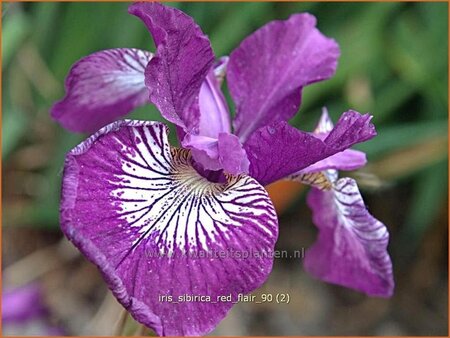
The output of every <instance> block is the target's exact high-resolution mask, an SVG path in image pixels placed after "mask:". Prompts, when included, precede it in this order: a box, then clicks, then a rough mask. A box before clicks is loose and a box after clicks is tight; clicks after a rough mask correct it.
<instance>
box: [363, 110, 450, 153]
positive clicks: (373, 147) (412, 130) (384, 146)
mask: <svg viewBox="0 0 450 338" xmlns="http://www.w3.org/2000/svg"><path fill="white" fill-rule="evenodd" d="M406 113H407V112H405V114H406ZM374 123H375V125H376V124H377V121H376V116H375V118H374ZM377 132H378V135H377V136H376V137H375V138H374V139H372V140H370V141H368V142H365V143H362V144H358V145H356V146H355V149H359V150H362V151H364V152H365V153H367V156H368V157H369V159H373V158H376V157H378V156H380V155H382V154H385V153H388V152H392V151H394V150H396V149H399V148H402V147H406V146H410V145H415V144H419V143H421V142H424V141H426V140H428V139H431V138H434V137H437V136H439V135H444V136H445V135H447V132H448V131H447V121H446V120H440V121H424V122H416V123H408V124H401V125H393V126H388V127H383V128H377Z"/></svg>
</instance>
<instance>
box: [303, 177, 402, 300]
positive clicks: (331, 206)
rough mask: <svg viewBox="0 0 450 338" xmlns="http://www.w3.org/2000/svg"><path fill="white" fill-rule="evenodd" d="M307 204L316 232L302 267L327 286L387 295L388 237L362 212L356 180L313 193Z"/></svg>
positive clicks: (343, 180) (389, 277)
mask: <svg viewBox="0 0 450 338" xmlns="http://www.w3.org/2000/svg"><path fill="white" fill-rule="evenodd" d="M308 204H309V206H310V207H311V209H312V211H313V220H314V223H315V224H316V225H317V227H318V228H319V231H320V232H319V237H318V240H317V241H316V243H315V244H314V245H313V246H312V247H311V248H309V249H308V250H307V251H306V255H305V260H304V266H305V269H306V270H307V271H308V272H309V273H311V274H312V275H313V276H315V277H317V278H320V279H322V280H324V281H327V282H329V283H334V284H338V285H342V286H346V287H349V288H353V289H356V290H359V291H361V292H364V293H366V294H368V295H369V296H380V297H390V296H391V295H392V294H393V290H394V280H393V274H392V263H391V259H390V257H389V254H388V252H387V245H388V241H389V234H388V231H387V229H386V226H385V225H384V224H383V223H381V222H380V221H378V220H377V219H375V218H374V217H373V216H372V215H371V214H370V213H369V212H368V210H367V209H366V206H365V205H364V201H363V199H362V197H361V194H360V192H359V190H358V186H357V185H356V182H355V181H354V180H353V179H351V178H341V179H339V180H338V181H337V182H336V183H335V185H334V188H333V189H331V190H327V191H320V190H318V189H313V190H312V191H311V192H310V193H309V196H308Z"/></svg>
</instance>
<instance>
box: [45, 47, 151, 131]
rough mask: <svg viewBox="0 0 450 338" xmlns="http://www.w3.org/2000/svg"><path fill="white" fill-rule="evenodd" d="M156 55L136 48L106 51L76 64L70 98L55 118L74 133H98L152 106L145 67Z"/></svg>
mask: <svg viewBox="0 0 450 338" xmlns="http://www.w3.org/2000/svg"><path fill="white" fill-rule="evenodd" d="M152 57H153V54H152V53H150V52H147V51H144V50H139V49H134V48H117V49H109V50H103V51H100V52H96V53H93V54H91V55H89V56H86V57H84V58H82V59H81V60H79V61H78V62H76V63H75V64H74V65H73V66H72V68H71V69H70V71H69V75H68V76H67V78H66V81H65V87H66V95H65V97H64V98H63V99H62V100H61V101H59V102H57V103H56V104H55V105H54V106H53V107H52V109H51V115H52V117H53V118H54V119H55V120H57V121H58V122H59V123H60V124H61V125H62V126H63V127H64V128H66V129H69V130H71V131H74V132H94V131H96V130H98V129H99V128H101V127H103V126H104V125H106V124H108V123H111V122H113V121H114V120H116V119H117V118H119V117H122V116H123V115H126V114H127V113H129V112H130V111H131V110H133V109H134V108H136V107H138V106H141V105H143V104H145V103H149V100H148V89H147V88H146V87H145V75H144V73H145V67H146V66H147V63H148V62H149V61H150V60H151V59H152Z"/></svg>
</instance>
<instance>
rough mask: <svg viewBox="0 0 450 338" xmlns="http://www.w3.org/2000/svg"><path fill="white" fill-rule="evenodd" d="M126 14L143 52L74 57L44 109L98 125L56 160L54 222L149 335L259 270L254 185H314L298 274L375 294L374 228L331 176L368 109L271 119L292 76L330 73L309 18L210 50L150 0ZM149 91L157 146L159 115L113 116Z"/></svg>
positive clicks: (203, 311)
mask: <svg viewBox="0 0 450 338" xmlns="http://www.w3.org/2000/svg"><path fill="white" fill-rule="evenodd" d="M129 12H130V13H131V14H133V15H135V16H137V17H138V18H140V19H141V20H142V21H143V22H144V24H145V25H146V27H147V28H148V30H149V31H150V33H151V35H152V37H153V40H154V42H155V45H156V52H155V53H154V54H152V53H150V52H147V51H142V50H136V49H113V50H107V51H101V52H97V53H94V54H92V55H90V56H87V57H85V58H83V59H81V60H80V61H78V62H77V63H76V64H75V65H74V66H73V67H72V69H71V71H70V74H69V76H68V78H67V80H66V92H67V93H66V96H65V97H64V99H63V100H61V101H60V102H58V103H56V104H55V105H54V107H53V108H52V116H53V118H55V119H56V120H57V121H59V123H61V124H62V125H63V126H64V127H66V128H67V129H70V130H72V131H77V132H83V131H87V132H94V131H96V130H98V128H101V127H103V126H104V125H106V126H105V127H103V128H101V129H100V130H99V131H97V132H95V133H94V134H93V135H92V136H91V137H90V138H88V139H87V140H86V141H84V142H83V143H81V144H80V145H79V146H77V147H76V148H74V149H73V150H72V151H70V152H69V153H68V155H67V157H66V162H65V169H64V177H63V186H62V201H61V226H62V229H63V231H64V233H65V234H66V236H67V237H68V238H69V239H70V240H71V241H72V242H73V243H74V244H75V245H76V246H77V247H78V248H79V249H80V251H81V252H82V253H83V254H84V255H85V256H86V257H87V258H88V259H89V260H91V261H92V262H93V263H94V264H96V265H97V266H98V267H99V269H100V270H101V272H102V273H103V275H104V278H105V280H106V281H107V283H108V286H109V287H110V289H111V290H112V292H113V293H114V295H115V296H116V297H117V299H118V300H119V302H120V303H121V304H122V305H123V306H124V307H125V308H126V309H127V310H128V311H129V312H130V313H131V314H132V315H133V317H134V318H135V319H136V320H138V321H139V322H141V323H143V324H145V325H147V326H149V327H151V328H152V329H154V330H155V331H156V332H157V333H158V334H159V335H200V334H205V333H208V332H210V331H211V330H212V329H214V327H215V326H216V325H217V324H218V323H219V321H220V320H221V319H222V318H223V317H224V316H225V315H226V313H227V312H228V311H229V309H230V308H231V307H232V306H233V304H234V303H235V302H236V301H237V300H238V299H239V295H242V294H247V293H249V292H251V291H253V290H254V289H256V288H258V287H259V286H261V285H262V284H263V283H264V281H265V280H266V279H267V277H268V275H269V273H270V271H271V269H272V264H273V252H274V246H275V242H276V239H277V236H278V220H277V215H276V213H275V210H274V207H273V205H272V202H271V200H270V198H269V196H268V194H267V192H266V190H265V189H264V185H267V184H270V183H272V182H274V181H276V180H278V179H283V178H288V179H289V178H290V179H297V180H301V181H303V182H307V183H309V184H311V185H312V186H314V187H316V188H314V189H313V191H312V192H311V195H310V198H309V204H310V206H311V207H312V208H313V211H314V221H315V223H316V225H317V226H318V227H319V228H320V234H319V239H318V242H317V243H316V244H315V245H314V246H313V247H312V248H311V249H310V250H309V251H308V256H307V257H306V261H305V262H306V268H307V269H308V271H310V272H311V273H312V274H313V275H315V276H317V277H319V278H321V279H324V280H326V281H329V282H332V283H337V284H341V285H344V286H347V287H351V288H355V289H357V290H360V291H363V292H365V293H367V294H369V295H375V296H389V295H391V294H392V289H393V281H392V268H391V263H390V259H389V256H388V253H387V251H386V245H387V232H386V227H385V226H384V225H383V224H382V223H380V222H379V221H377V220H375V219H374V218H373V217H372V216H371V215H370V214H368V212H367V210H366V208H365V206H364V203H363V202H362V200H361V197H360V195H359V192H358V188H357V186H356V184H355V182H354V181H352V180H350V179H337V177H336V174H335V170H337V169H344V170H349V169H355V168H357V167H359V166H361V165H363V164H364V163H365V161H366V160H365V155H364V154H362V153H360V152H355V151H353V150H349V149H348V148H350V147H351V146H352V145H354V144H356V143H359V142H363V141H366V140H369V139H371V138H372V137H374V136H375V135H376V132H375V128H374V126H373V125H372V124H371V123H370V119H371V116H369V115H368V114H366V115H361V114H359V113H357V112H355V111H347V112H345V113H343V114H342V116H341V118H340V119H339V121H338V122H337V123H336V126H334V127H333V126H332V125H331V122H329V119H328V118H326V116H324V117H323V118H322V122H323V121H328V123H326V127H322V124H323V123H322V124H320V128H318V130H319V132H317V133H307V132H302V131H300V130H297V129H296V128H293V127H292V126H290V125H289V124H288V123H287V120H289V119H290V118H291V117H293V116H294V115H295V113H296V112H297V111H298V108H299V106H300V101H301V91H302V88H303V87H304V86H306V85H308V84H310V83H313V82H317V81H320V80H324V79H327V78H329V77H331V76H332V75H333V74H334V72H335V69H336V65H337V58H338V56H339V48H338V45H337V43H336V42H335V41H334V40H332V39H330V38H327V37H325V36H324V35H323V34H321V33H320V32H319V30H318V29H317V28H316V27H315V25H316V20H315V18H314V17H313V16H312V15H309V14H295V15H292V16H291V17H290V18H289V19H287V20H285V21H273V22H270V23H268V24H267V25H265V26H264V27H262V28H260V29H259V30H257V31H256V32H254V33H253V34H251V35H250V36H248V37H247V38H246V39H245V40H244V41H243V42H242V43H241V44H240V45H239V46H238V47H237V48H236V49H235V50H234V51H233V52H232V53H231V54H230V56H229V57H223V58H220V59H218V60H216V59H215V56H214V54H213V51H212V49H211V45H210V42H209V40H208V38H207V37H206V36H205V35H204V34H203V32H202V31H201V29H200V28H199V27H198V26H197V25H196V24H195V22H194V21H193V20H192V18H190V17H189V16H187V15H186V14H184V13H183V12H181V11H179V10H177V9H174V8H170V7H166V6H163V5H161V4H158V3H136V4H133V5H131V6H130V8H129ZM224 78H226V81H227V85H228V88H229V90H230V94H231V97H232V99H233V101H234V103H235V106H236V116H235V118H234V120H233V121H230V114H229V110H228V107H227V103H226V100H225V99H224V96H223V94H222V91H221V84H222V81H223V80H224ZM149 102H151V103H153V104H155V105H156V106H157V107H158V109H159V111H160V112H161V114H162V116H163V117H164V118H165V119H166V120H167V121H169V122H171V123H173V124H175V125H176V127H177V135H178V138H179V141H180V143H181V145H182V148H176V147H172V146H171V145H170V144H169V143H168V138H167V132H168V129H167V127H166V126H165V125H164V124H163V123H160V122H151V121H131V120H121V121H116V122H113V121H114V120H116V119H118V118H119V117H121V116H123V115H125V114H126V113H128V112H129V111H131V110H132V109H133V108H135V107H137V106H139V105H143V104H146V103H149ZM111 122H112V123H111ZM321 128H323V132H321V130H322V129H321ZM320 182H322V184H321V183H320ZM318 188H319V189H322V190H318Z"/></svg>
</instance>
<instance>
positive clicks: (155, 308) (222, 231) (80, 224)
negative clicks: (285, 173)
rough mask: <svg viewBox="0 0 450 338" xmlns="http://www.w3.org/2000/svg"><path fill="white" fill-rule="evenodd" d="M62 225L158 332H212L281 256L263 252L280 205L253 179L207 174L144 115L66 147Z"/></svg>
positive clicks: (274, 233) (125, 300)
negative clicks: (216, 179) (144, 119)
mask: <svg viewBox="0 0 450 338" xmlns="http://www.w3.org/2000/svg"><path fill="white" fill-rule="evenodd" d="M61 224H62V229H63V231H64V233H65V234H66V236H67V237H68V238H69V239H70V240H71V241H72V242H73V243H74V244H75V245H76V246H77V247H78V248H79V249H80V251H81V252H82V253H83V254H84V255H85V256H87V258H88V259H89V260H91V261H92V262H93V263H94V264H96V265H97V266H98V267H99V269H100V270H101V272H102V273H103V276H104V278H105V280H106V281H107V283H108V285H109V287H110V288H111V290H112V291H113V293H114V295H115V296H116V297H117V299H118V300H119V302H120V303H121V304H122V305H123V306H124V307H125V308H126V309H127V310H128V311H129V312H130V313H131V314H132V316H133V317H134V318H135V319H136V320H138V321H139V322H141V323H143V324H145V325H147V326H149V327H151V328H152V329H154V330H155V331H156V332H157V333H158V334H159V335H176V336H179V335H201V334H206V333H207V332H210V331H211V330H212V329H213V328H214V327H215V326H216V325H217V323H218V322H219V321H220V320H221V319H222V318H223V317H224V316H225V315H226V313H227V311H228V310H229V309H230V308H231V307H232V306H233V302H235V301H237V297H238V294H241V293H242V294H246V293H248V292H250V291H252V290H254V289H255V288H257V287H259V286H260V285H261V284H262V283H263V282H264V281H265V279H266V278H267V276H268V274H269V273H270V271H271V268H272V263H273V258H272V257H273V256H272V257H271V256H270V255H269V256H268V255H264V254H263V253H264V252H266V253H273V250H274V245H275V241H276V238H277V217H276V214H275V210H274V208H273V205H272V203H271V201H270V199H269V197H268V195H267V193H266V191H265V189H264V188H263V187H262V186H261V185H259V184H258V183H257V182H256V181H255V180H254V179H253V178H251V177H249V176H245V175H239V176H227V182H225V183H223V184H221V183H211V182H209V181H207V180H206V179H205V178H203V177H202V176H200V175H199V174H198V173H197V172H196V171H195V169H194V168H193V167H192V165H191V158H190V152H189V151H188V150H185V149H177V148H171V147H170V146H169V144H168V141H167V131H166V127H165V126H164V125H163V124H161V123H156V122H141V121H121V122H116V123H113V124H111V125H108V126H107V127H105V128H103V129H102V130H100V131H99V132H97V133H96V134H95V135H93V136H92V137H91V138H89V139H88V140H87V141H85V142H83V143H82V144H80V145H79V146H78V147H76V148H75V149H74V150H72V151H71V152H70V153H69V154H68V155H67V158H66V164H65V170H64V178H63V189H62V201H61ZM183 253H184V254H183ZM246 254H250V257H248V258H244V257H243V255H246ZM205 255H210V256H205ZM218 256H219V257H218ZM239 256H240V257H239ZM186 295H188V296H197V297H200V296H204V297H203V298H202V299H203V301H201V300H199V298H197V299H196V300H191V301H187V300H186V299H187V298H186V297H185V296H186ZM168 296H171V297H172V299H171V300H170V298H169V297H168ZM183 296H184V298H183ZM206 296H209V297H210V299H209V301H208V298H207V297H206ZM220 296H224V298H218V297H220ZM179 297H181V298H179ZM183 300H185V301H183Z"/></svg>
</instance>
